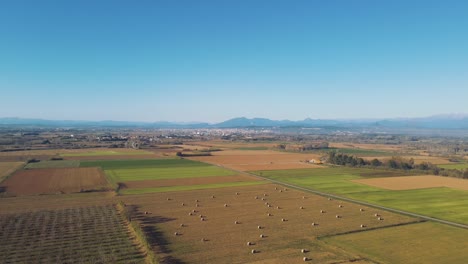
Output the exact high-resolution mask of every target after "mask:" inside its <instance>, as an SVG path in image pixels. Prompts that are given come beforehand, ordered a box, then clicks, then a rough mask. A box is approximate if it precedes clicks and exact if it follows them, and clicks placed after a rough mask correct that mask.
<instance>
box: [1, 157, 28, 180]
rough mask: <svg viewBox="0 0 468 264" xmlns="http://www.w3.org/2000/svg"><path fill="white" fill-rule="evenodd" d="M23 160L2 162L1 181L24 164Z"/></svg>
mask: <svg viewBox="0 0 468 264" xmlns="http://www.w3.org/2000/svg"><path fill="white" fill-rule="evenodd" d="M23 164H24V163H23V162H0V182H2V181H3V179H4V178H6V177H7V176H8V175H10V174H11V173H13V172H15V171H16V170H17V169H18V168H20V167H21V166H23Z"/></svg>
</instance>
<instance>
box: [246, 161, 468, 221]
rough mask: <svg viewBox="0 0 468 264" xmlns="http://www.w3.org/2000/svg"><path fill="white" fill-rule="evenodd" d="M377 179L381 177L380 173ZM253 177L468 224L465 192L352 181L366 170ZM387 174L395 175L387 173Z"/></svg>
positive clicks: (288, 172) (267, 173)
mask: <svg viewBox="0 0 468 264" xmlns="http://www.w3.org/2000/svg"><path fill="white" fill-rule="evenodd" d="M377 172H378V173H379V175H381V176H384V175H383V174H384V173H382V172H381V171H377ZM255 173H256V174H258V175H260V176H263V177H267V178H270V179H274V180H278V181H282V182H286V183H291V184H294V185H298V186H302V187H306V188H310V189H315V190H320V191H323V192H327V193H332V194H337V195H342V196H345V197H349V198H353V199H356V200H360V201H365V202H370V203H374V204H378V205H382V206H387V207H391V208H396V209H400V210H405V211H409V212H413V213H418V214H422V215H427V216H431V217H434V218H439V219H444V220H448V221H454V222H458V223H463V224H467V223H468V210H466V208H468V191H462V190H455V189H451V188H445V187H441V188H429V189H418V190H398V191H394V190H385V189H380V188H377V187H371V186H368V185H365V184H360V183H354V182H351V180H354V179H360V178H363V176H362V175H368V174H371V170H369V169H353V168H343V167H335V168H326V169H300V170H279V171H257V172H255ZM388 173H389V174H393V173H394V172H392V171H389V172H388Z"/></svg>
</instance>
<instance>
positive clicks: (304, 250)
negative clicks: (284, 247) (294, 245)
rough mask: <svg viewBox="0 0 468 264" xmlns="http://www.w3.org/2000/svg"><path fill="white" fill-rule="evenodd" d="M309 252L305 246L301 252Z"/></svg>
mask: <svg viewBox="0 0 468 264" xmlns="http://www.w3.org/2000/svg"><path fill="white" fill-rule="evenodd" d="M307 252H309V250H307V249H304V248H303V249H301V253H307Z"/></svg>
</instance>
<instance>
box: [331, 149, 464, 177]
mask: <svg viewBox="0 0 468 264" xmlns="http://www.w3.org/2000/svg"><path fill="white" fill-rule="evenodd" d="M327 162H328V163H330V164H334V165H340V166H347V167H372V168H388V169H395V170H404V171H415V172H421V173H427V174H433V175H441V176H448V177H456V178H463V179H468V169H465V170H457V169H445V168H440V167H437V165H435V164H432V163H430V162H422V163H420V164H415V162H414V159H412V158H411V159H404V158H402V157H392V158H391V159H389V160H385V161H381V160H379V159H377V158H375V159H372V160H365V159H363V158H359V157H356V156H353V155H347V154H343V153H337V152H335V151H331V152H329V153H328V157H327Z"/></svg>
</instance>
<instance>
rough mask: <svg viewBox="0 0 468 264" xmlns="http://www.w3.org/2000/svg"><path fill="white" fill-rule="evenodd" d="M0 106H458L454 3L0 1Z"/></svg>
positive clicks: (467, 73) (467, 97) (462, 80)
mask: <svg viewBox="0 0 468 264" xmlns="http://www.w3.org/2000/svg"><path fill="white" fill-rule="evenodd" d="M0 92H1V93H0V95H1V100H0V117H28V118H45V119H73V120H108V119H112V120H129V121H160V120H167V121H207V122H218V121H223V120H225V119H229V118H233V117H240V116H246V117H266V118H271V119H291V120H299V119H304V118H306V117H311V118H387V117H419V116H429V115H434V114H440V113H454V112H458V113H459V112H465V113H467V112H468V1H462V0H460V1H430V0H426V1H411V0H402V1H399V0H391V1H390V0H389V1H375V0H368V1H365V0H353V1H348V0H341V1H338V0H321V1H319V0H284V1H280V0H236V1H234V0H230V1H228V0H213V1H207V0H196V1H194V0H185V1H184V0H147V1H145V0H138V1H130V0H126V1H120V0H79V1H71V0H57V1H50V0H40V1H37V0H30V1H23V0H4V1H1V2H0Z"/></svg>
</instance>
